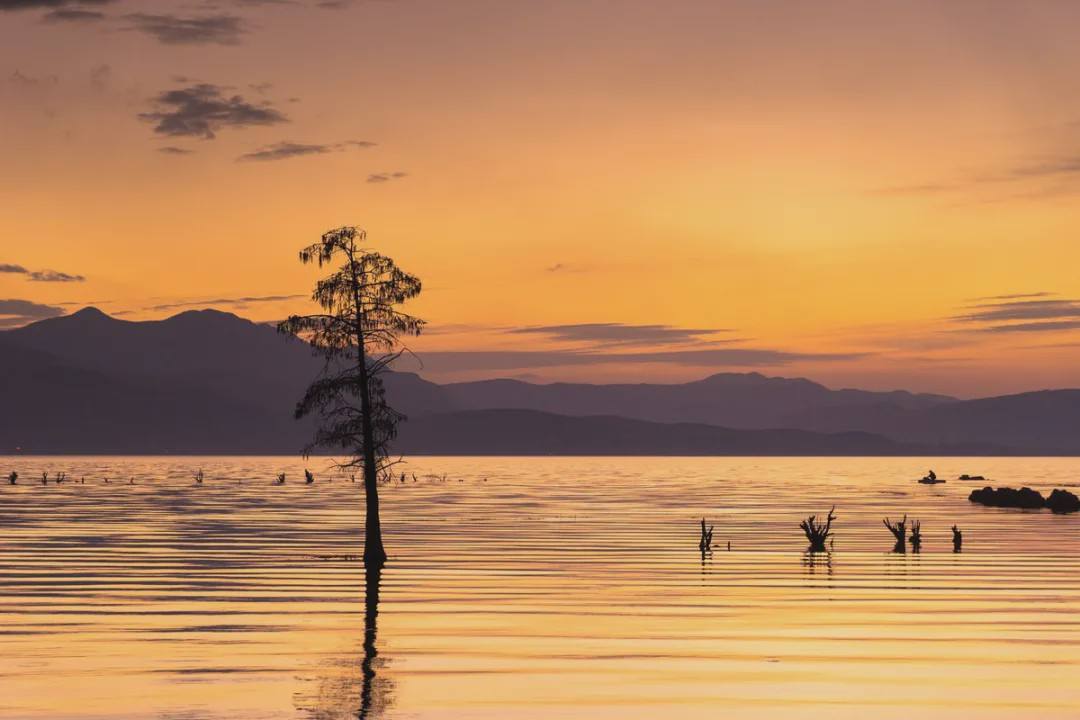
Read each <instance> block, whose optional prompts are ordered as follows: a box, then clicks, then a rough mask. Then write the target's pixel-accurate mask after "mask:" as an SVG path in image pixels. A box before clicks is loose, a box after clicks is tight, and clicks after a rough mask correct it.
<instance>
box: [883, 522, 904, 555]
mask: <svg viewBox="0 0 1080 720" xmlns="http://www.w3.org/2000/svg"><path fill="white" fill-rule="evenodd" d="M881 522H882V523H883V524H884V525H885V527H886V528H888V529H889V532H891V533H892V535H893V537H894V538H896V545H894V546H893V552H898V553H903V552H907V514H905V515H904V517H903V519H902V520H900V521H898V522H892V521H891V520H889V518H885V519H884V520H882V521H881Z"/></svg>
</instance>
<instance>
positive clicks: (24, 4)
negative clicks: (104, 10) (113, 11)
mask: <svg viewBox="0 0 1080 720" xmlns="http://www.w3.org/2000/svg"><path fill="white" fill-rule="evenodd" d="M111 2H114V0H0V12H5V11H9V10H48V9H50V8H65V7H72V6H75V7H81V6H95V5H108V4H109V3H111Z"/></svg>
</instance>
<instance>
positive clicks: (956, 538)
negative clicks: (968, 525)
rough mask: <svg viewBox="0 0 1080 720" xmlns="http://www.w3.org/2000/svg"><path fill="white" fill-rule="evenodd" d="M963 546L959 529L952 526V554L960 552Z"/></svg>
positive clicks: (962, 536) (962, 535)
mask: <svg viewBox="0 0 1080 720" xmlns="http://www.w3.org/2000/svg"><path fill="white" fill-rule="evenodd" d="M963 546H964V534H963V533H962V532H960V528H958V527H956V526H955V525H953V526H952V550H953V552H956V553H958V552H960V551H961V550H962V549H963Z"/></svg>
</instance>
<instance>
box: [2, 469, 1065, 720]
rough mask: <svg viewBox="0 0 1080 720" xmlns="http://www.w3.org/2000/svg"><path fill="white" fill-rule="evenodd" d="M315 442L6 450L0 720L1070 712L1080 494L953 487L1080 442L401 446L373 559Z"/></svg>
mask: <svg viewBox="0 0 1080 720" xmlns="http://www.w3.org/2000/svg"><path fill="white" fill-rule="evenodd" d="M311 464H312V466H313V469H316V471H317V472H316V474H317V476H318V478H319V479H318V481H317V483H316V485H315V486H313V487H305V486H303V484H302V482H297V479H298V478H300V477H301V476H302V469H303V468H302V466H301V465H298V464H296V463H295V462H294V461H292V460H287V459H283V458H195V459H188V458H27V457H19V458H0V471H2V472H0V474H2V475H5V476H6V474H7V472H8V471H10V470H12V469H14V470H18V471H19V473H20V482H19V485H17V486H15V487H10V486H7V485H5V486H3V487H2V488H0V528H2V531H0V587H2V588H3V593H0V677H2V678H3V680H2V692H0V717H2V718H18V719H19V720H35V719H38V718H49V719H60V718H63V719H65V720H66V719H69V718H73V719H74V718H77V719H80V720H82V719H90V718H93V719H98V718H100V719H103V720H104V719H109V720H113V719H117V718H125V719H126V718H132V719H134V718H139V719H142V718H161V719H169V720H196V719H204V718H213V719H218V718H230V719H233V718H239V719H247V718H252V719H254V718H260V719H262V718H318V719H320V720H323V719H325V720H329V719H336V718H358V717H364V718H377V717H379V718H382V717H385V718H424V719H426V718H438V719H442V718H478V719H487V718H491V719H492V720H494V719H495V718H552V717H556V718H578V717H584V718H655V717H658V716H660V717H663V716H667V717H678V718H706V717H708V718H715V717H718V716H727V717H738V718H803V717H805V718H811V717H813V718H820V717H822V716H828V717H830V718H834V719H835V718H865V717H870V716H873V717H875V718H905V719H906V720H908V719H910V718H912V717H919V718H957V717H963V718H1016V717H1022V718H1076V717H1080V689H1078V688H1077V685H1076V677H1077V665H1078V664H1080V615H1078V611H1080V574H1078V570H1080V559H1078V552H1077V551H1078V550H1080V516H1072V517H1063V516H1054V515H1051V514H1049V513H1046V512H1042V513H1030V512H1019V511H1009V510H1000V509H990V508H983V507H980V506H976V505H973V504H971V503H969V502H968V501H967V499H966V497H967V494H968V492H970V490H971V489H972V487H975V486H980V485H981V484H982V483H969V482H961V481H957V480H954V479H952V478H955V477H956V476H957V475H959V474H960V473H965V472H967V473H981V474H985V475H987V476H988V477H990V478H991V479H992V482H993V483H994V484H1008V485H1016V486H1018V485H1022V484H1026V485H1030V486H1032V487H1035V488H1036V489H1039V490H1043V491H1044V492H1045V491H1048V490H1049V489H1051V488H1053V487H1071V488H1073V491H1074V492H1076V491H1077V490H1076V486H1077V483H1078V479H1080V472H1078V471H1080V461H1077V460H1073V459H1032V458H1024V459H966V460H965V459H944V460H933V461H930V460H923V459H914V460H913V459H909V458H899V459H892V458H872V459H871V458H866V459H843V458H827V459H825V458H809V459H807V458H777V459H761V458H711V459H699V458H665V459H658V458H420V459H415V460H413V461H411V462H410V466H409V468H408V477H407V482H406V483H404V484H402V483H400V482H395V483H393V484H391V485H387V486H385V487H384V489H383V495H382V497H383V512H384V525H385V531H386V533H387V538H386V539H387V546H388V548H389V550H390V554H391V561H390V563H389V564H388V565H387V566H386V567H385V568H384V569H383V570H382V572H381V574H376V576H374V577H373V576H372V574H370V573H369V574H368V575H367V576H365V572H364V569H363V567H362V565H361V563H360V562H359V561H358V560H357V559H356V556H358V555H359V554H360V552H361V548H360V539H361V537H362V533H361V528H360V524H361V517H360V513H361V497H362V490H361V486H360V485H359V484H354V483H351V482H349V481H348V480H347V479H345V478H340V477H337V478H335V479H334V481H333V482H329V481H328V480H329V478H330V476H329V475H328V474H326V473H320V472H318V469H319V468H318V461H313V462H312V463H311ZM931 466H932V467H933V468H934V469H935V470H936V471H937V472H938V474H939V475H940V476H941V477H946V478H949V482H948V483H947V484H945V485H938V486H929V487H928V486H922V485H918V484H916V482H915V480H916V479H917V478H918V477H920V476H921V475H922V474H923V473H924V472H925V471H926V469H927V468H928V467H931ZM199 467H202V468H203V469H204V470H205V474H206V480H205V483H204V484H203V485H201V486H195V485H194V484H193V482H192V480H191V473H192V472H193V471H194V470H196V469H198V468H199ZM43 470H49V471H51V473H52V474H55V472H59V471H66V472H67V474H68V482H67V483H65V484H63V485H60V486H56V485H52V484H50V485H49V486H46V487H42V486H41V485H40V475H41V472H42V471H43ZM280 471H285V472H286V473H287V474H288V476H289V478H290V482H289V484H287V485H286V486H285V487H274V486H273V485H272V482H273V478H274V477H275V476H276V474H277V473H278V472H280ZM414 471H415V472H416V475H417V476H418V480H417V482H413V481H412V478H411V476H412V473H413V472H414ZM444 474H445V475H446V479H445V480H444V479H443V475H444ZM82 476H85V477H86V478H87V479H86V484H74V483H73V482H72V481H73V480H74V479H77V478H80V477H82ZM106 476H107V477H109V478H110V479H111V482H110V483H109V484H104V483H103V478H104V477H106ZM132 477H133V478H135V484H134V485H131V484H128V482H129V481H128V478H132ZM834 503H835V504H836V506H837V520H836V523H835V524H834V528H835V531H836V537H835V543H834V545H833V549H832V551H831V552H829V553H820V554H817V555H809V554H807V553H805V552H804V551H805V544H806V543H805V539H804V538H803V537H802V533H801V532H800V531H799V529H798V522H799V520H800V519H802V517H804V516H805V515H808V514H811V513H818V514H823V513H825V512H826V511H827V510H828V508H829V507H830V506H831V505H832V504H834ZM904 513H907V514H908V516H909V517H911V518H913V519H914V518H918V519H920V520H921V521H922V527H923V535H924V538H925V539H924V544H923V550H922V552H921V553H919V554H914V553H911V552H909V553H907V554H905V555H897V554H893V553H891V552H890V550H891V549H892V537H891V536H890V535H889V533H888V532H887V531H886V529H885V528H884V527H882V525H881V518H882V517H884V516H886V515H889V516H892V517H894V518H895V517H898V516H900V515H903V514H904ZM703 515H704V516H706V517H707V518H708V519H709V521H710V523H714V524H715V526H716V530H715V540H714V547H716V548H717V549H716V550H715V551H714V552H713V553H712V554H711V555H710V556H706V557H702V556H701V554H700V553H698V551H697V541H698V523H699V521H700V518H701V517H702V516H703ZM953 523H956V524H958V525H959V526H960V527H961V529H962V530H963V531H964V551H963V553H960V554H954V553H953V552H952V543H951V533H950V531H949V527H950V526H951V525H952V524H953ZM728 542H730V543H731V550H730V551H728V550H727V549H726V547H727V543H728ZM376 587H377V588H378V593H377V595H378V596H377V598H376V597H375V593H374V592H372V591H368V590H369V589H373V588H376Z"/></svg>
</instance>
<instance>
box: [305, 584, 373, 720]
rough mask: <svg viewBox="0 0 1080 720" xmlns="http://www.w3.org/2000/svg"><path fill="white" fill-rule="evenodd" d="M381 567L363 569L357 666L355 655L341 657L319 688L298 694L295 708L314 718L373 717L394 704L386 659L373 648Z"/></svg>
mask: <svg viewBox="0 0 1080 720" xmlns="http://www.w3.org/2000/svg"><path fill="white" fill-rule="evenodd" d="M382 570H383V569H382V566H373V567H368V568H365V570H364V579H365V587H366V590H365V596H364V642H363V658H362V660H361V662H360V665H359V666H357V664H356V659H355V656H353V655H350V656H349V657H346V658H343V659H341V660H339V661H337V662H335V663H334V664H333V668H332V669H328V672H327V673H326V675H325V676H324V677H322V678H320V679H319V681H318V683H319V686H318V690H317V691H316V692H315V693H313V694H312V695H311V696H298V697H297V698H296V707H297V709H298V710H301V711H304V712H306V713H307V715H308V717H310V718H312V719H313V720H343V719H344V718H358V719H359V720H375V719H376V718H380V717H382V716H383V714H384V713H385V712H386V711H387V710H388V709H390V706H391V705H392V704H393V690H394V683H393V681H392V680H390V678H388V677H386V674H385V672H382V673H381V674H380V671H382V670H383V669H384V668H385V667H386V659H385V658H380V657H379V652H378V648H377V647H376V636H377V631H378V628H377V621H378V617H379V586H380V584H381V582H382Z"/></svg>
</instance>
